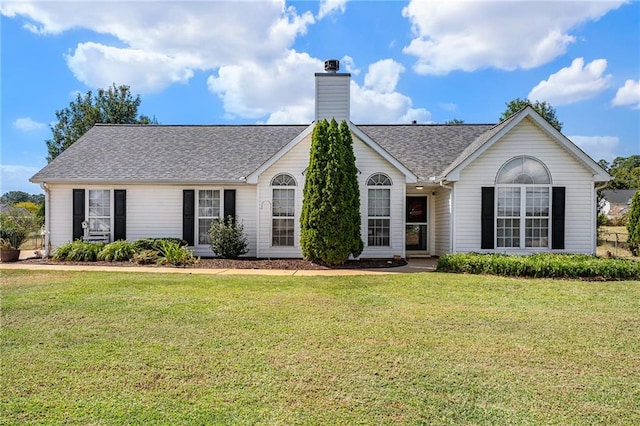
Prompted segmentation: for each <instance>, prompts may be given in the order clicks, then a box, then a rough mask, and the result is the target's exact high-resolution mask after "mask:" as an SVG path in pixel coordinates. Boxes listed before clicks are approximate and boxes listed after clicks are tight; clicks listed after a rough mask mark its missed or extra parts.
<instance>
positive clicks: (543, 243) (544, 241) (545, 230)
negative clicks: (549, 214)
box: [524, 219, 549, 247]
mask: <svg viewBox="0 0 640 426" xmlns="http://www.w3.org/2000/svg"><path fill="white" fill-rule="evenodd" d="M524 243H525V247H549V220H548V219H527V220H526V224H525V230H524Z"/></svg>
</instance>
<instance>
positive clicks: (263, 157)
mask: <svg viewBox="0 0 640 426" xmlns="http://www.w3.org/2000/svg"><path fill="white" fill-rule="evenodd" d="M327 62H328V64H329V68H328V70H327V71H328V72H325V73H317V74H316V75H315V86H316V100H315V107H316V120H320V119H324V118H327V119H331V118H335V119H336V120H338V121H341V120H347V121H348V122H349V125H350V127H351V131H352V135H353V139H354V151H355V155H356V163H357V164H356V165H357V168H358V170H359V184H360V200H361V218H362V222H361V228H362V239H363V241H364V243H365V248H364V251H363V252H362V257H363V258H380V257H391V256H394V255H399V256H402V257H407V256H429V255H441V254H444V253H450V252H488V253H492V252H500V253H535V252H541V251H551V252H560V253H564V252H572V253H594V252H595V250H596V233H595V230H596V186H597V185H598V184H601V183H603V182H606V181H608V180H609V179H610V176H609V175H608V174H607V173H606V172H605V171H604V170H603V169H602V168H600V166H599V165H598V164H597V163H596V162H595V161H593V159H591V158H590V157H589V156H588V155H586V154H585V153H584V152H583V151H581V150H580V149H579V148H578V147H577V146H576V145H574V144H573V143H572V142H571V141H570V140H569V139H567V138H566V137H565V136H564V135H562V134H561V133H559V132H558V131H557V130H556V129H555V128H553V127H552V126H551V125H549V123H547V122H546V121H545V120H544V119H543V118H542V117H541V116H540V115H538V114H537V113H536V112H535V111H534V110H533V109H532V108H531V107H526V108H524V109H523V110H521V111H520V112H518V113H517V114H515V115H513V116H512V117H510V118H509V119H507V120H505V121H503V122H501V123H499V124H470V125H467V124H455V125H422V124H390V125H364V124H354V123H351V122H350V121H349V111H350V93H349V88H350V79H351V76H350V74H348V73H339V72H337V67H335V65H336V62H337V61H327ZM313 128H314V123H310V124H308V125H220V126H215V125H214V126H209V125H207V126H162V125H96V126H95V127H93V128H92V129H91V130H89V131H88V132H87V133H86V134H85V135H84V136H82V137H81V138H80V139H79V140H78V141H77V142H76V143H74V144H73V145H72V146H71V147H70V148H69V149H67V150H66V151H65V152H63V153H62V155H60V156H59V157H57V158H56V159H55V160H54V161H52V162H51V163H50V164H48V165H47V166H46V167H44V168H43V169H42V170H40V171H39V172H38V173H36V174H35V175H34V176H33V177H32V178H31V181H32V182H34V183H39V184H41V186H42V188H43V189H44V191H45V194H46V205H47V209H46V228H47V247H48V249H49V250H51V249H54V248H56V247H58V246H60V245H61V244H63V243H65V242H67V241H71V240H74V239H77V238H82V237H83V228H82V225H83V222H84V223H85V224H86V225H87V226H88V228H89V232H90V233H91V232H95V233H106V234H107V235H108V237H109V239H110V240H117V239H127V240H136V239H139V238H143V237H179V238H183V239H184V240H186V241H188V243H189V245H190V246H191V247H192V249H193V251H194V252H195V253H196V254H197V255H202V256H211V255H213V254H214V253H213V252H212V251H211V248H210V246H209V244H208V237H207V230H208V229H209V226H210V224H211V222H212V221H213V220H215V219H217V218H220V217H224V216H227V215H235V216H237V217H238V218H239V219H240V220H241V221H242V222H243V223H244V229H245V232H246V234H247V237H248V241H249V253H248V254H247V256H255V257H261V258H266V257H276V258H277V257H281V258H287V257H290V258H296V257H301V251H300V241H299V235H300V229H299V217H300V211H301V208H302V192H303V186H304V182H305V176H304V175H305V170H306V168H307V166H308V162H309V149H310V144H311V133H312V130H313Z"/></svg>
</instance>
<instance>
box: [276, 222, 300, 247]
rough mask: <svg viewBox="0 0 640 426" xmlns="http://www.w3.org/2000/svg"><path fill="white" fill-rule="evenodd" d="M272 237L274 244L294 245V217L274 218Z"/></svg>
mask: <svg viewBox="0 0 640 426" xmlns="http://www.w3.org/2000/svg"><path fill="white" fill-rule="evenodd" d="M271 226H272V239H271V244H272V245H274V246H289V247H293V237H294V232H295V228H294V220H293V219H272V225H271Z"/></svg>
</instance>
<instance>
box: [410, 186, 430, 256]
mask: <svg viewBox="0 0 640 426" xmlns="http://www.w3.org/2000/svg"><path fill="white" fill-rule="evenodd" d="M406 212H407V216H406V219H405V220H406V225H405V244H406V249H407V251H422V252H426V251H427V247H428V245H427V235H428V234H427V225H428V216H427V197H426V196H410V197H407V210H406Z"/></svg>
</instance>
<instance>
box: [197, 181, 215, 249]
mask: <svg viewBox="0 0 640 426" xmlns="http://www.w3.org/2000/svg"><path fill="white" fill-rule="evenodd" d="M219 218H220V190H217V189H200V190H198V220H197V223H198V244H199V245H207V244H210V243H211V240H210V238H209V228H211V224H212V223H213V221H214V220H217V219H219Z"/></svg>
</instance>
